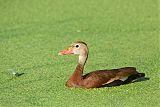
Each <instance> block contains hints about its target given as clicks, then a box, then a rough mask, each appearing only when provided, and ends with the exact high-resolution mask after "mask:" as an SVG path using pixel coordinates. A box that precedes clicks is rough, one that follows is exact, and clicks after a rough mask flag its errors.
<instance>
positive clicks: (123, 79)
mask: <svg viewBox="0 0 160 107" xmlns="http://www.w3.org/2000/svg"><path fill="white" fill-rule="evenodd" d="M127 79H128V77H123V78H121V79H120V80H121V81H125V80H127Z"/></svg>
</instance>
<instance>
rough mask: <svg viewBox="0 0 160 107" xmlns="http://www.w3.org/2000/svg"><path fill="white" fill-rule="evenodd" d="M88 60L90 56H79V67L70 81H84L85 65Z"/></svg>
mask: <svg viewBox="0 0 160 107" xmlns="http://www.w3.org/2000/svg"><path fill="white" fill-rule="evenodd" d="M87 58H88V55H87V56H79V61H78V65H77V67H76V69H75V71H74V73H73V74H72V76H71V77H70V80H74V81H75V80H76V81H80V80H82V79H83V69H84V65H85V63H86V60H87Z"/></svg>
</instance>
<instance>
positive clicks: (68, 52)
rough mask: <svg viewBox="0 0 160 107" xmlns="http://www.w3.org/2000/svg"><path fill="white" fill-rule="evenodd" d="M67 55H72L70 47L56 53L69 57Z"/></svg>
mask: <svg viewBox="0 0 160 107" xmlns="http://www.w3.org/2000/svg"><path fill="white" fill-rule="evenodd" d="M69 54H73V52H72V47H69V48H67V49H65V50H62V51H60V52H59V53H58V55H69Z"/></svg>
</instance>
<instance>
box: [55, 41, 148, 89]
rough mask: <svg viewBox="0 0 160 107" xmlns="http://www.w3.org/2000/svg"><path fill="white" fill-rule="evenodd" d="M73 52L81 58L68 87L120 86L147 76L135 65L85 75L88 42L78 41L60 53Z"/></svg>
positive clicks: (68, 53)
mask: <svg viewBox="0 0 160 107" xmlns="http://www.w3.org/2000/svg"><path fill="white" fill-rule="evenodd" d="M71 54H75V55H78V58H79V59H78V64H77V66H76V69H75V70H74V72H73V74H72V75H71V76H70V78H69V80H68V81H67V82H66V86H67V87H74V88H100V87H106V86H109V87H110V86H119V85H123V84H128V83H130V82H132V81H133V80H136V79H137V78H141V77H144V76H145V73H139V72H138V71H137V70H136V68H135V67H123V68H118V69H109V70H107V69H105V70H96V71H92V72H90V73H88V74H85V75H83V71H84V66H85V64H86V61H87V59H88V54H89V50H88V46H87V44H86V43H85V42H83V41H76V42H73V43H71V45H70V46H69V47H67V48H66V49H64V50H62V51H60V52H59V53H58V55H61V56H62V55H71Z"/></svg>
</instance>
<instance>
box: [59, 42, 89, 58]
mask: <svg viewBox="0 0 160 107" xmlns="http://www.w3.org/2000/svg"><path fill="white" fill-rule="evenodd" d="M69 54H78V55H79V56H87V55H88V47H87V44H86V43H85V42H82V41H77V42H73V43H72V44H71V45H70V46H69V47H68V48H66V49H65V50H62V51H60V52H59V54H58V55H69Z"/></svg>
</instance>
